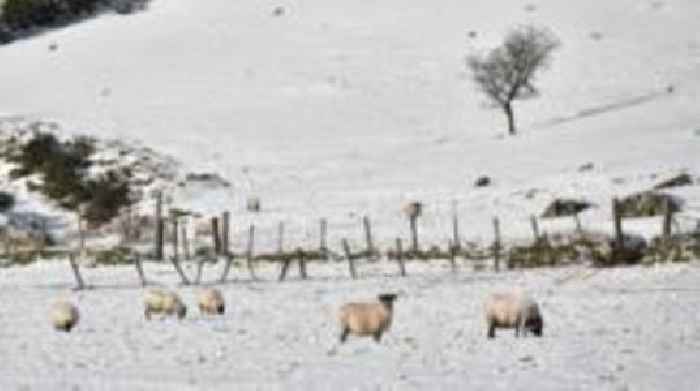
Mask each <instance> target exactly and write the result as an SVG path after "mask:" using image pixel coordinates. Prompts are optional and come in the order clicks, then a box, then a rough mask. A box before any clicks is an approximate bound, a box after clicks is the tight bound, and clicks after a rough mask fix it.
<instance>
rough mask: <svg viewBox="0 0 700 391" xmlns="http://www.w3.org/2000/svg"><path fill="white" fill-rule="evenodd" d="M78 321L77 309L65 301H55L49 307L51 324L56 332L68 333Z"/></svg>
mask: <svg viewBox="0 0 700 391" xmlns="http://www.w3.org/2000/svg"><path fill="white" fill-rule="evenodd" d="M79 319H80V315H79V314H78V308H77V307H75V306H74V305H73V304H71V303H69V302H67V301H57V302H56V303H54V304H53V306H52V307H51V323H53V327H54V328H55V329H56V330H58V331H65V332H67V333H69V332H70V331H71V329H72V328H73V327H75V325H76V324H77V323H78V320H79Z"/></svg>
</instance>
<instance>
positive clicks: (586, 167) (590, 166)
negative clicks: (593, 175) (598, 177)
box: [578, 162, 595, 172]
mask: <svg viewBox="0 0 700 391" xmlns="http://www.w3.org/2000/svg"><path fill="white" fill-rule="evenodd" d="M593 168H595V166H594V165H593V163H592V162H588V163H586V164H582V165H580V166H579V168H578V172H586V171H591V170H593Z"/></svg>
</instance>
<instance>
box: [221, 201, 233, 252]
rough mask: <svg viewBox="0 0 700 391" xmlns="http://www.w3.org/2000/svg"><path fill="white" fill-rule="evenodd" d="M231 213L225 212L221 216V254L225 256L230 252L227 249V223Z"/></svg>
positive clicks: (228, 248)
mask: <svg viewBox="0 0 700 391" xmlns="http://www.w3.org/2000/svg"><path fill="white" fill-rule="evenodd" d="M230 219H231V213H229V211H225V212H224V213H223V215H222V216H221V220H222V221H221V252H222V253H223V254H224V255H226V254H228V253H229V251H230V247H229V222H230Z"/></svg>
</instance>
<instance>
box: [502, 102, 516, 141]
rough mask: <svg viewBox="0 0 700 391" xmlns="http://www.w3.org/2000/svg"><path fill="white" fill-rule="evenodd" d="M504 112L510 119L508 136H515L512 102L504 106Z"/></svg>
mask: <svg viewBox="0 0 700 391" xmlns="http://www.w3.org/2000/svg"><path fill="white" fill-rule="evenodd" d="M503 111H504V112H505V113H506V117H508V134H509V135H511V136H514V135H515V118H514V115H513V105H512V103H511V102H508V103H506V104H505V105H503Z"/></svg>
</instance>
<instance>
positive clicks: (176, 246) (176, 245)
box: [170, 213, 180, 261]
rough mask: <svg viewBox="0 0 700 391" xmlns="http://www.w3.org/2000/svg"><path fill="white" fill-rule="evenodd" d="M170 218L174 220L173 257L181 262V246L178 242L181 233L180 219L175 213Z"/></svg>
mask: <svg viewBox="0 0 700 391" xmlns="http://www.w3.org/2000/svg"><path fill="white" fill-rule="evenodd" d="M170 218H171V219H173V257H174V258H175V259H176V260H178V261H179V260H180V254H179V248H180V244H179V243H178V240H177V237H178V231H179V224H178V218H177V216H176V215H175V214H174V213H172V214H171V217H170Z"/></svg>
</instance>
